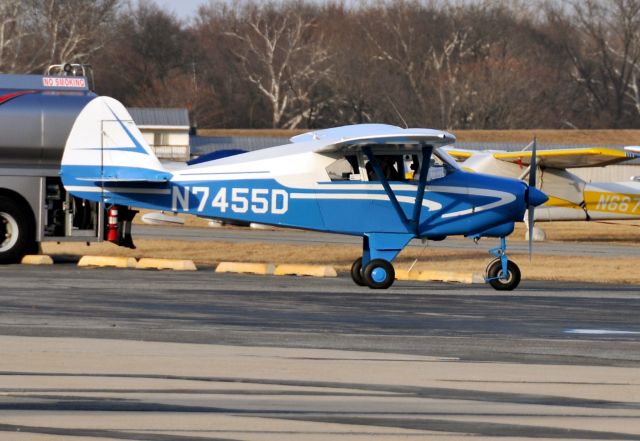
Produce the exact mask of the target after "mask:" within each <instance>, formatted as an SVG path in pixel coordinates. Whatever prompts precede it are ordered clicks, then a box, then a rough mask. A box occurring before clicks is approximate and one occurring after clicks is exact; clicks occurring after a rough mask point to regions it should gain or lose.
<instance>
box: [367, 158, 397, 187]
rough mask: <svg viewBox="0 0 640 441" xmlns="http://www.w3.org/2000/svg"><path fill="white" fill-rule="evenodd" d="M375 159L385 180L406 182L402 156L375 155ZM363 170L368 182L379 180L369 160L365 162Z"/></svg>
mask: <svg viewBox="0 0 640 441" xmlns="http://www.w3.org/2000/svg"><path fill="white" fill-rule="evenodd" d="M375 159H376V162H377V163H378V166H379V167H380V170H381V171H382V173H383V174H384V177H385V178H386V179H387V180H389V181H404V180H406V175H405V163H404V155H375ZM365 169H366V170H367V178H368V179H369V181H379V180H380V177H379V176H378V175H377V173H376V171H375V169H374V167H373V164H371V162H370V161H369V160H366V164H365Z"/></svg>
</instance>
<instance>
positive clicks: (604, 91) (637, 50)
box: [567, 0, 640, 126]
mask: <svg viewBox="0 0 640 441" xmlns="http://www.w3.org/2000/svg"><path fill="white" fill-rule="evenodd" d="M572 5H573V11H574V17H575V20H576V29H577V31H578V32H579V35H580V36H581V37H582V40H583V41H584V44H583V45H582V46H580V45H578V44H574V45H567V49H568V53H569V55H570V57H571V59H572V61H573V63H574V67H575V70H574V79H575V81H577V82H578V83H579V84H580V85H582V87H584V88H585V89H586V90H587V91H588V93H589V94H590V96H591V98H592V103H593V105H594V107H595V108H596V109H595V110H596V111H598V112H605V113H607V112H608V113H609V115H610V123H611V124H613V125H614V126H620V125H624V119H625V117H626V116H627V115H626V113H627V109H628V100H629V98H631V100H632V102H633V109H634V112H635V113H636V115H637V114H638V111H640V106H639V105H638V104H637V101H636V98H637V97H638V94H637V92H636V90H637V88H638V86H637V83H636V82H635V81H634V80H635V79H637V75H638V74H637V70H638V69H639V68H640V0H582V1H575V2H573V3H572ZM634 89H636V90H634Z"/></svg>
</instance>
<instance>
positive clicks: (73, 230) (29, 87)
mask: <svg viewBox="0 0 640 441" xmlns="http://www.w3.org/2000/svg"><path fill="white" fill-rule="evenodd" d="M88 83H89V80H88V79H87V78H85V77H75V76H47V75H44V76H42V75H0V263H3V262H15V261H19V260H20V259H21V258H22V256H23V255H25V254H28V253H33V252H37V251H38V245H39V243H41V242H44V241H56V242H61V241H86V242H91V241H100V240H102V237H103V222H104V220H103V216H102V215H101V213H102V211H103V209H102V207H101V206H98V205H96V204H94V203H90V202H87V201H83V200H79V199H77V198H73V197H72V196H71V195H69V194H68V193H67V192H66V191H65V190H64V187H63V186H62V183H61V181H60V178H59V175H58V173H59V170H60V161H61V159H62V154H63V152H64V146H65V144H66V141H67V137H68V135H69V132H70V131H71V127H72V126H73V123H74V121H75V120H76V117H77V116H78V114H79V113H80V111H81V110H82V109H83V108H84V106H85V105H86V104H87V103H88V102H89V101H91V100H92V99H93V98H95V97H96V94H95V93H93V92H92V91H90V90H89V87H88Z"/></svg>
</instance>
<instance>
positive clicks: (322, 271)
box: [273, 263, 338, 277]
mask: <svg viewBox="0 0 640 441" xmlns="http://www.w3.org/2000/svg"><path fill="white" fill-rule="evenodd" d="M273 275H274V276H291V275H292V276H310V277H338V273H337V272H336V270H335V268H334V267H332V266H329V265H296V264H286V263H283V264H280V265H277V266H276V269H275V271H274V272H273Z"/></svg>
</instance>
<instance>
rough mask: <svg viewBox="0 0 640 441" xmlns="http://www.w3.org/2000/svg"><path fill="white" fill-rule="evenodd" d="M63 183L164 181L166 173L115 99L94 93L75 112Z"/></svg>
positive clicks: (90, 183)
mask: <svg viewBox="0 0 640 441" xmlns="http://www.w3.org/2000/svg"><path fill="white" fill-rule="evenodd" d="M60 175H61V176H62V181H63V183H64V185H65V186H66V187H71V188H75V187H78V186H87V185H88V186H92V185H93V186H101V185H102V184H103V183H117V182H155V183H161V182H167V181H168V180H169V179H171V173H169V172H168V171H167V170H166V169H165V168H164V167H163V166H162V165H161V164H160V161H158V158H156V156H155V155H154V153H153V151H152V150H151V148H150V147H149V145H148V144H147V142H146V141H145V140H144V138H143V137H142V134H141V133H140V130H138V127H137V126H136V125H135V123H134V122H133V119H132V118H131V115H129V112H128V111H127V109H126V108H125V107H124V106H123V105H122V104H121V103H120V102H119V101H117V100H115V99H113V98H109V97H97V98H95V99H93V100H91V101H90V102H89V103H88V104H87V105H86V106H85V107H84V109H82V111H81V112H80V114H79V115H78V117H77V119H76V121H75V123H74V124H73V127H72V129H71V132H70V134H69V137H68V138H67V143H66V146H65V150H64V155H63V157H62V167H61V171H60Z"/></svg>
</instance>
